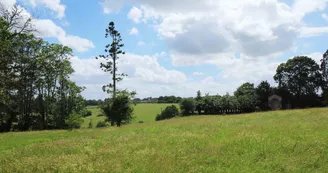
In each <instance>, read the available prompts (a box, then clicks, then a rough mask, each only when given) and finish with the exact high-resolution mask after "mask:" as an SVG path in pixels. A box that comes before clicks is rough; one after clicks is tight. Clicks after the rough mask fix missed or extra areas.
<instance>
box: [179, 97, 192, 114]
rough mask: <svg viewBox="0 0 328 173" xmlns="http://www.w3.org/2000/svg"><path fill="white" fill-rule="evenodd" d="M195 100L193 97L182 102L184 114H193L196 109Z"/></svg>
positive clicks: (181, 106) (181, 107)
mask: <svg viewBox="0 0 328 173" xmlns="http://www.w3.org/2000/svg"><path fill="white" fill-rule="evenodd" d="M195 107H196V104H195V101H194V99H193V98H187V99H183V100H182V102H181V103H180V109H181V111H182V115H192V114H194V111H195Z"/></svg>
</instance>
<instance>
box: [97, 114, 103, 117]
mask: <svg viewBox="0 0 328 173" xmlns="http://www.w3.org/2000/svg"><path fill="white" fill-rule="evenodd" d="M103 116H105V115H104V114H98V115H97V117H103Z"/></svg>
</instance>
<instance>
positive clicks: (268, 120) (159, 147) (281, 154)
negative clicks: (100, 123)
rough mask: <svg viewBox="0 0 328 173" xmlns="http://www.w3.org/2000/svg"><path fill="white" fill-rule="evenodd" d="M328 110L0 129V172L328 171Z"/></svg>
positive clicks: (165, 172)
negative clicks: (107, 125)
mask: <svg viewBox="0 0 328 173" xmlns="http://www.w3.org/2000/svg"><path fill="white" fill-rule="evenodd" d="M327 170H328V109H306V110H294V111H278V112H266V113H255V114H247V115H239V116H194V117H185V118H175V119H172V120H167V121H161V122H150V123H144V124H137V123H135V124H132V125H128V126H124V127H121V128H112V127H111V128H105V129H84V130H76V131H43V132H25V133H7V134H0V172H1V173H6V172H24V173H30V172H42V173H44V172H156V173H161V172H163V173H167V172H174V173H177V172H288V173H289V172H327Z"/></svg>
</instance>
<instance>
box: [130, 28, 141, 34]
mask: <svg viewBox="0 0 328 173" xmlns="http://www.w3.org/2000/svg"><path fill="white" fill-rule="evenodd" d="M129 34H130V35H138V34H139V30H138V28H136V27H133V28H132V29H131V30H130V32H129Z"/></svg>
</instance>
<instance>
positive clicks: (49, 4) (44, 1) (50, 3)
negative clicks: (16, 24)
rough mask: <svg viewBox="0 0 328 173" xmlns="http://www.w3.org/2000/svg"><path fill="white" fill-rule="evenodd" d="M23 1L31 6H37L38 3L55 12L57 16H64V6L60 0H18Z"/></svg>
mask: <svg viewBox="0 0 328 173" xmlns="http://www.w3.org/2000/svg"><path fill="white" fill-rule="evenodd" d="M19 1H21V2H23V3H27V4H30V5H31V6H32V7H37V6H39V5H41V6H45V7H46V8H48V9H50V10H51V11H53V12H55V13H56V14H57V17H58V18H63V17H65V9H66V6H65V5H63V4H62V3H61V2H60V0H24V1H23V0H19Z"/></svg>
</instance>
